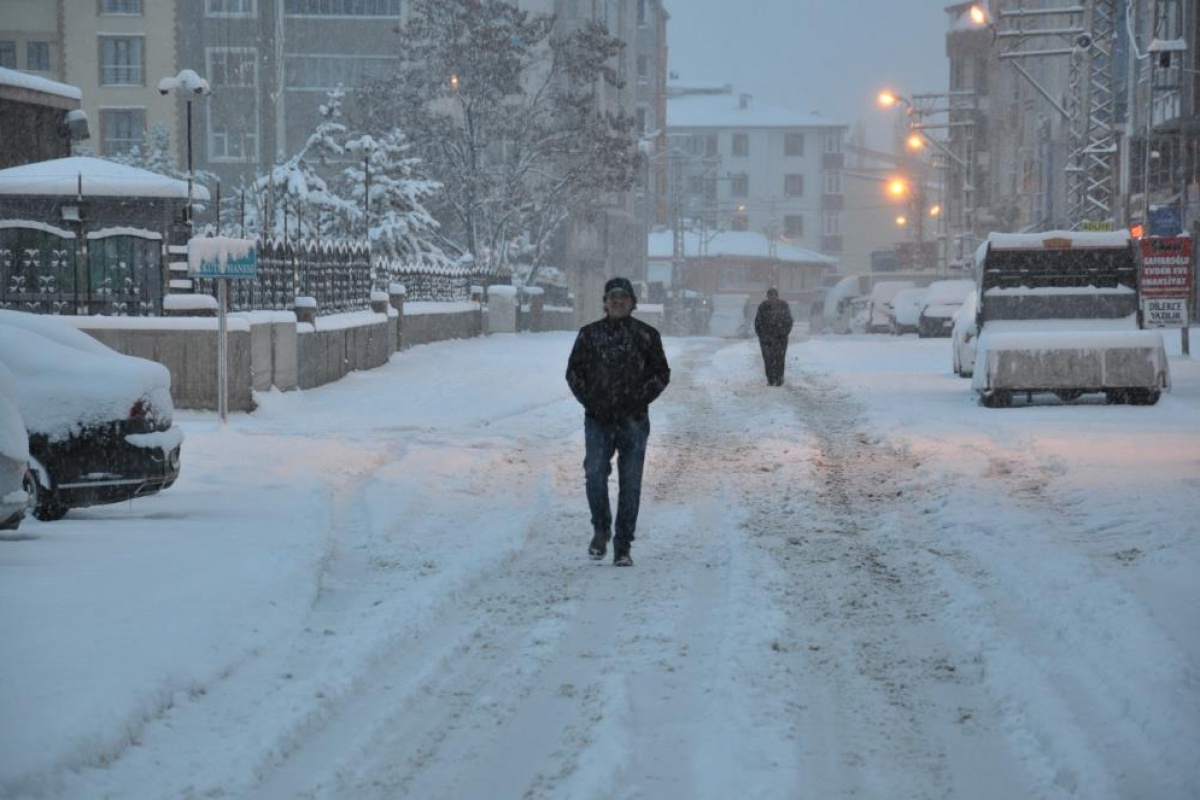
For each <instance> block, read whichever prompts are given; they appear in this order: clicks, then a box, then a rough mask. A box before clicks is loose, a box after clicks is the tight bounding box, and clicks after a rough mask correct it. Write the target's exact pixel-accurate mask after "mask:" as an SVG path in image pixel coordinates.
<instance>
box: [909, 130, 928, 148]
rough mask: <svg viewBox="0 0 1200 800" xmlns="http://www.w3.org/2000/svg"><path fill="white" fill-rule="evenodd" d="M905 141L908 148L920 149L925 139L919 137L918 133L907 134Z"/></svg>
mask: <svg viewBox="0 0 1200 800" xmlns="http://www.w3.org/2000/svg"><path fill="white" fill-rule="evenodd" d="M907 141H908V149H909V150H920V149H921V148H922V147H924V146H925V140H924V139H922V138H921V135H920V134H919V133H911V134H909V136H908V140H907Z"/></svg>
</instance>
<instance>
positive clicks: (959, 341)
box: [950, 289, 979, 378]
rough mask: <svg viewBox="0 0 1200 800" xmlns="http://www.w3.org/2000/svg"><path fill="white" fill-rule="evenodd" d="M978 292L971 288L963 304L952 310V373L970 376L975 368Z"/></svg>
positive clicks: (977, 333) (977, 334)
mask: <svg viewBox="0 0 1200 800" xmlns="http://www.w3.org/2000/svg"><path fill="white" fill-rule="evenodd" d="M978 296H979V295H978V293H977V292H976V291H975V290H974V289H972V290H971V291H970V292H968V293H967V296H966V299H964V300H963V304H962V305H961V306H959V307H958V310H957V311H955V312H954V324H953V327H951V329H950V349H951V351H952V352H953V355H952V359H953V362H954V374H955V375H959V376H962V377H964V378H969V377H971V373H972V372H974V370H975V339H976V338H977V337H978V336H979V328H978V327H976V320H975V315H976V313H977V311H978V309H977V307H976V306H977V303H976V298H977V297H978Z"/></svg>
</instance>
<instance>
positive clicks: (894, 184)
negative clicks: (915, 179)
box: [888, 178, 908, 197]
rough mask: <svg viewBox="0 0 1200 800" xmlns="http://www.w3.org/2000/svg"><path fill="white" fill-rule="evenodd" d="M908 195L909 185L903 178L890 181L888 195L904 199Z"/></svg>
mask: <svg viewBox="0 0 1200 800" xmlns="http://www.w3.org/2000/svg"><path fill="white" fill-rule="evenodd" d="M907 193H908V184H907V183H905V182H904V179H903V178H893V179H892V180H890V181H888V194H890V195H891V196H892V197H903V196H904V195H905V194H907Z"/></svg>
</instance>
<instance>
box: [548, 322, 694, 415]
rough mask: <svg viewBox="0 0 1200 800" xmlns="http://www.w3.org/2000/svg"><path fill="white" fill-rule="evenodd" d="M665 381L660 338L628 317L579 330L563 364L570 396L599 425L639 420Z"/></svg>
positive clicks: (667, 370) (667, 372) (667, 374)
mask: <svg viewBox="0 0 1200 800" xmlns="http://www.w3.org/2000/svg"><path fill="white" fill-rule="evenodd" d="M670 380H671V368H670V367H669V366H668V365H667V356H666V354H665V353H664V352H663V346H662V337H661V336H659V333H658V331H657V330H655V329H654V328H653V327H652V326H650V325H647V324H646V323H644V322H642V321H641V320H638V319H634V318H633V317H625V318H624V319H621V320H610V319H608V318H607V317H606V318H604V319H602V320H599V321H598V322H593V323H591V324H590V325H585V326H583V327H582V328H580V329H579V336H577V337H576V338H575V347H574V348H573V349H572V350H571V357H570V359H569V360H568V361H567V385H568V386H570V387H571V393H572V394H574V395H575V399H576V400H578V401H579V402H580V403H581V404H582V405H583V408H584V410H585V411H586V412H587V414H588V416H590V417H593V418H594V419H596V420H598V421H600V422H612V421H613V420H615V419H618V418H620V417H644V416H645V415H646V413H647V410H648V407H649V405H650V404H651V403H652V402H654V400H655V398H657V397H658V396H659V395H660V394H662V391H663V389H665V388H667V384H668V383H669V382H670Z"/></svg>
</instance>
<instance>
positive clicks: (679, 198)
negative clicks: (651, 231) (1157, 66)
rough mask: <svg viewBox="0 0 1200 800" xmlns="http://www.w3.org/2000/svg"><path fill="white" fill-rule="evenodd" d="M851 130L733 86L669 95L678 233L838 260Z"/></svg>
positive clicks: (672, 193)
mask: <svg viewBox="0 0 1200 800" xmlns="http://www.w3.org/2000/svg"><path fill="white" fill-rule="evenodd" d="M846 130H847V127H846V126H845V125H843V124H842V123H839V122H834V121H831V120H827V119H824V118H822V117H820V116H817V115H815V114H801V113H797V112H794V111H790V110H788V109H783V108H778V107H774V106H769V105H764V104H761V103H757V102H755V101H754V100H753V98H752V97H751V96H750V95H748V94H738V95H735V94H734V93H733V89H732V87H730V86H723V87H692V88H687V87H683V86H676V85H672V86H671V87H669V90H668V101H667V132H668V140H669V141H668V148H669V151H668V152H669V158H668V163H669V165H670V167H669V168H670V171H671V176H670V178H669V180H668V184H669V188H668V196H669V198H670V211H671V217H672V223H671V224H672V227H675V228H679V227H681V226H683V225H685V224H699V225H702V226H704V227H706V228H711V229H721V230H735V231H737V230H750V231H758V232H761V233H764V234H766V235H767V236H768V238H769V239H771V240H772V241H783V242H788V243H791V244H795V245H797V246H800V247H804V248H807V249H810V250H816V251H819V252H822V253H828V254H833V255H836V254H838V253H841V252H842V250H843V210H844V207H845V199H844V184H843V174H842V170H843V167H844V155H843V140H844V137H845V134H846Z"/></svg>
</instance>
